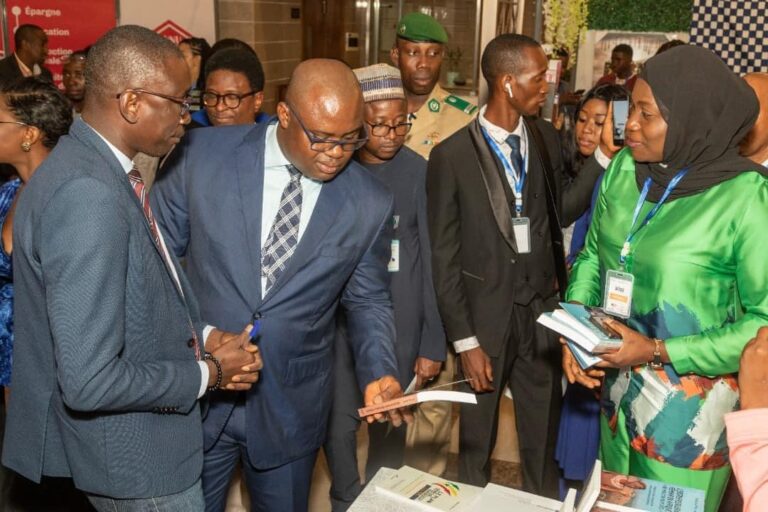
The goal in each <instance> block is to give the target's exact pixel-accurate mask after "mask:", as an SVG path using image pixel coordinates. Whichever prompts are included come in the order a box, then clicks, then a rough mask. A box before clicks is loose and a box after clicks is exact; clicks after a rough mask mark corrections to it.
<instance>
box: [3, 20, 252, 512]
mask: <svg viewBox="0 0 768 512" xmlns="http://www.w3.org/2000/svg"><path fill="white" fill-rule="evenodd" d="M85 73H86V74H85V81H86V86H87V88H88V95H87V96H86V99H85V106H84V108H83V113H82V118H81V119H78V120H76V121H75V122H74V123H73V125H72V127H71V129H70V131H69V135H66V136H64V137H62V138H61V139H60V140H59V142H58V144H57V146H56V147H55V148H54V149H53V151H52V153H51V155H50V157H49V158H48V159H46V160H45V162H43V163H42V164H41V165H40V167H39V168H38V170H37V172H36V173H35V179H34V180H30V182H29V183H28V184H27V185H26V187H25V189H24V194H23V195H22V196H21V197H20V198H19V202H18V205H17V207H16V212H15V219H14V244H13V257H14V272H15V276H16V278H17V279H16V280H15V281H14V286H15V287H16V288H15V290H16V294H15V296H14V308H15V316H14V325H15V335H16V342H17V344H16V345H15V346H14V354H13V355H14V361H13V362H14V368H13V399H12V400H11V401H10V404H9V411H8V418H7V422H6V430H5V443H4V446H3V461H2V462H3V464H4V465H5V466H7V467H9V468H11V469H13V470H14V471H16V472H18V473H20V474H21V475H23V476H24V477H26V478H28V479H30V480H33V481H36V482H39V481H40V479H41V477H42V476H43V475H46V476H52V477H71V478H72V479H73V480H74V484H75V486H76V487H77V488H78V489H81V490H82V491H84V492H85V493H86V494H87V496H88V499H89V501H90V502H91V504H92V505H93V506H94V507H95V508H96V509H97V510H98V511H100V512H101V511H113V510H117V509H119V510H122V511H126V512H138V511H144V510H149V509H153V510H157V509H162V510H166V511H169V512H202V511H203V510H204V504H203V496H202V490H201V483H200V480H201V477H200V475H201V469H202V465H203V446H202V445H203V443H202V437H203V433H202V422H201V411H200V406H199V403H198V399H199V398H200V397H202V396H203V395H204V394H205V393H206V391H207V392H209V393H213V392H216V391H218V392H220V393H227V392H228V391H229V392H232V391H242V390H245V389H248V388H250V386H251V384H253V383H254V382H256V380H257V379H258V370H259V369H260V368H261V358H260V356H259V354H258V347H255V346H251V345H250V344H249V336H248V332H249V329H247V328H246V329H245V330H244V329H243V327H244V326H245V325H246V324H247V320H246V321H243V322H242V324H241V325H240V326H239V327H238V329H235V330H234V331H232V333H238V334H232V333H225V332H223V331H220V330H218V329H214V328H212V327H210V326H207V325H206V324H204V323H203V322H202V320H201V319H200V316H199V312H198V307H197V303H196V300H195V297H194V294H193V292H192V289H191V287H190V286H189V284H188V281H187V280H186V278H185V276H184V274H183V272H182V270H181V267H180V266H179V264H178V261H177V260H176V258H174V257H173V255H172V254H171V253H170V251H169V250H168V246H167V245H166V238H165V236H164V234H163V233H162V232H161V231H160V230H159V229H158V227H157V223H156V221H155V220H154V216H153V212H152V209H151V207H150V205H149V200H148V198H147V190H146V187H145V186H144V183H143V181H142V179H141V177H140V176H139V174H138V172H137V171H136V170H135V167H134V164H133V162H132V159H133V158H134V156H135V155H136V154H137V153H138V152H143V153H146V154H148V155H152V156H160V155H163V154H165V153H167V152H168V150H169V149H170V148H171V146H172V145H173V144H175V143H177V142H179V140H180V139H181V137H182V135H183V134H184V125H185V124H186V123H187V122H189V115H188V114H189V101H188V100H187V99H186V97H185V96H184V95H185V92H186V90H187V88H188V87H189V80H188V71H187V67H186V64H185V63H184V60H183V58H182V55H181V52H180V51H179V49H178V48H177V47H176V46H175V45H174V44H173V43H172V42H170V41H169V40H167V39H165V38H163V37H161V36H159V35H157V34H156V33H154V32H153V31H151V30H149V29H146V28H143V27H138V26H135V25H124V26H121V27H117V28H115V29H113V30H111V31H109V32H108V33H107V34H106V35H105V36H104V37H102V38H101V39H100V40H99V41H97V42H96V44H95V45H94V46H93V47H92V49H91V51H90V53H89V67H87V68H86V72H85ZM225 390H228V391H225ZM231 396H235V394H234V393H231Z"/></svg>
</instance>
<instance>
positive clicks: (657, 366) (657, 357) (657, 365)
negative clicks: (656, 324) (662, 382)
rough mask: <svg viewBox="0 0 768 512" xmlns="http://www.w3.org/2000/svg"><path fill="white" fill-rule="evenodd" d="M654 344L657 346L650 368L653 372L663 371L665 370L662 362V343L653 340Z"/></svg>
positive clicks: (649, 364)
mask: <svg viewBox="0 0 768 512" xmlns="http://www.w3.org/2000/svg"><path fill="white" fill-rule="evenodd" d="M653 343H654V344H655V345H656V346H655V347H654V349H653V359H652V360H651V361H650V362H649V363H648V366H650V367H651V369H653V370H661V369H662V368H664V363H663V362H662V361H661V343H662V341H661V340H660V339H658V338H653Z"/></svg>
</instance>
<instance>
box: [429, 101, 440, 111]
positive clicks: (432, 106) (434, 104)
mask: <svg viewBox="0 0 768 512" xmlns="http://www.w3.org/2000/svg"><path fill="white" fill-rule="evenodd" d="M427 108H428V109H429V111H430V112H440V102H439V101H437V100H436V99H435V98H432V99H431V100H429V103H427Z"/></svg>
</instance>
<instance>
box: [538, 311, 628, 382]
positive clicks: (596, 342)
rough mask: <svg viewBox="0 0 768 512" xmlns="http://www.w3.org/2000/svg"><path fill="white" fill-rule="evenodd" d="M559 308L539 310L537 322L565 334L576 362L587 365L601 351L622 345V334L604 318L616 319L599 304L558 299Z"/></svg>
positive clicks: (595, 359) (582, 365)
mask: <svg viewBox="0 0 768 512" xmlns="http://www.w3.org/2000/svg"><path fill="white" fill-rule="evenodd" d="M560 307H561V308H562V309H556V310H554V311H552V312H551V313H542V314H541V316H539V318H538V320H537V322H538V323H540V324H541V325H543V326H544V327H547V328H548V329H552V330H553V331H555V332H557V333H558V334H560V335H561V336H562V337H563V338H565V341H566V343H567V344H568V347H569V348H570V349H571V352H573V355H574V357H575V358H576V360H577V361H578V363H579V365H580V366H581V367H582V368H584V369H586V368H589V367H591V366H594V365H595V364H596V363H598V362H600V361H601V359H600V356H599V355H600V354H605V353H606V352H614V351H616V350H619V349H620V348H621V343H622V340H621V335H619V333H618V332H616V331H615V330H613V329H612V328H611V327H610V326H609V325H608V323H606V320H608V319H611V320H614V321H619V320H618V319H617V318H615V317H612V316H611V315H609V314H608V313H606V312H605V311H603V310H602V309H601V308H594V307H590V306H582V305H581V304H569V303H567V302H561V303H560Z"/></svg>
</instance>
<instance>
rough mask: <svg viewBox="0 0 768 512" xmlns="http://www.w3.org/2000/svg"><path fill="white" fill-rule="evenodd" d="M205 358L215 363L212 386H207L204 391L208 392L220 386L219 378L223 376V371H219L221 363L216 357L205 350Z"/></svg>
mask: <svg viewBox="0 0 768 512" xmlns="http://www.w3.org/2000/svg"><path fill="white" fill-rule="evenodd" d="M205 360H207V361H213V364H215V365H216V382H215V383H214V384H213V386H208V388H207V389H206V391H208V392H209V393H210V392H211V391H216V390H218V389H220V388H221V379H222V378H223V377H224V375H223V372H222V371H221V363H220V362H219V360H218V359H216V358H215V357H213V354H211V353H210V352H206V353H205Z"/></svg>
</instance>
